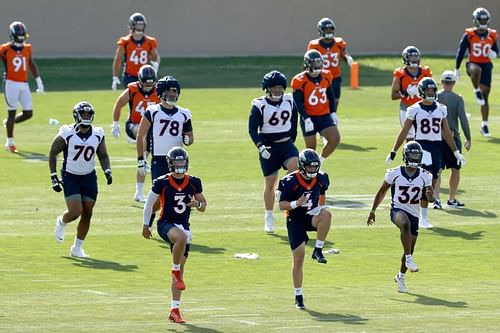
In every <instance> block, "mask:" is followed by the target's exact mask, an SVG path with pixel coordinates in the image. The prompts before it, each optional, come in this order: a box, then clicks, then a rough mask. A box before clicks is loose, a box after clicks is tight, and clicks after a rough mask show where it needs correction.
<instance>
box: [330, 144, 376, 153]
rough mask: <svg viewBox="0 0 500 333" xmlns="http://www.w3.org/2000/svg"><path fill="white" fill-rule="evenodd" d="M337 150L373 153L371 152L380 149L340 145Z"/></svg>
mask: <svg viewBox="0 0 500 333" xmlns="http://www.w3.org/2000/svg"><path fill="white" fill-rule="evenodd" d="M337 149H341V150H352V151H361V152H363V151H371V150H377V149H378V148H377V147H362V146H358V145H352V144H350V143H342V142H341V143H340V144H339V145H338V146H337Z"/></svg>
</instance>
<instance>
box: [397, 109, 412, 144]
mask: <svg viewBox="0 0 500 333" xmlns="http://www.w3.org/2000/svg"><path fill="white" fill-rule="evenodd" d="M405 120H406V110H399V122H400V124H401V127H403V125H404V123H405ZM414 138H415V129H414V128H413V126H412V127H411V128H410V130H409V131H408V134H407V135H406V139H411V140H413V139H414Z"/></svg>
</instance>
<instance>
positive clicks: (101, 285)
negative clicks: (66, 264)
mask: <svg viewBox="0 0 500 333" xmlns="http://www.w3.org/2000/svg"><path fill="white" fill-rule="evenodd" d="M107 286H109V284H61V285H60V286H59V287H61V288H75V287H77V288H79V287H107Z"/></svg>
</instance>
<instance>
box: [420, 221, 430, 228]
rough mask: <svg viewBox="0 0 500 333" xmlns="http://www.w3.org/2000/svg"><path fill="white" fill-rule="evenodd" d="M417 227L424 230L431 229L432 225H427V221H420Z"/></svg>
mask: <svg viewBox="0 0 500 333" xmlns="http://www.w3.org/2000/svg"><path fill="white" fill-rule="evenodd" d="M418 226H419V227H420V228H424V229H432V224H430V223H429V220H427V219H421V220H419V221H418Z"/></svg>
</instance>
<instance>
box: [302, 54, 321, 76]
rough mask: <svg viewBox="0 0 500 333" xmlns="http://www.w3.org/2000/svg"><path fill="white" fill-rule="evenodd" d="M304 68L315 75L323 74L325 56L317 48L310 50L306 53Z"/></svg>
mask: <svg viewBox="0 0 500 333" xmlns="http://www.w3.org/2000/svg"><path fill="white" fill-rule="evenodd" d="M304 68H305V69H306V70H307V72H308V73H309V74H311V75H313V76H318V75H320V74H321V70H322V69H323V57H322V56H321V53H319V51H317V50H309V51H307V52H306V53H305V54H304Z"/></svg>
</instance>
